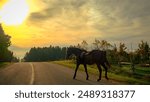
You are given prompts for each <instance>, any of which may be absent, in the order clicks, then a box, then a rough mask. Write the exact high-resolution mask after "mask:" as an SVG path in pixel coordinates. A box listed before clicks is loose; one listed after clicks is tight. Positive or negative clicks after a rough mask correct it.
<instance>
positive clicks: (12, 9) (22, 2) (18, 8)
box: [0, 0, 29, 25]
mask: <svg viewBox="0 0 150 102" xmlns="http://www.w3.org/2000/svg"><path fill="white" fill-rule="evenodd" d="M28 14H29V7H28V5H27V3H26V0H9V1H8V2H7V3H6V4H4V6H3V7H2V9H1V15H0V16H1V22H2V23H4V24H6V25H19V24H22V23H23V21H24V20H25V19H26V17H27V16H28Z"/></svg>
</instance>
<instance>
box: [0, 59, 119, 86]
mask: <svg viewBox="0 0 150 102" xmlns="http://www.w3.org/2000/svg"><path fill="white" fill-rule="evenodd" d="M73 74H74V69H71V68H67V67H64V66H61V65H57V64H53V63H49V62H23V63H14V64H11V65H10V66H7V67H6V68H0V84H1V85H101V84H104V85H108V84H118V83H116V82H114V81H111V80H109V81H107V80H106V79H104V78H102V80H101V81H100V82H97V81H96V80H97V78H98V76H94V75H89V76H90V77H89V80H86V75H85V72H82V71H78V72H77V76H76V80H73Z"/></svg>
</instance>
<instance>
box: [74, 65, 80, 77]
mask: <svg viewBox="0 0 150 102" xmlns="http://www.w3.org/2000/svg"><path fill="white" fill-rule="evenodd" d="M79 65H80V64H79V63H77V65H76V69H75V73H74V76H73V79H75V78H76V74H77V70H78V68H79Z"/></svg>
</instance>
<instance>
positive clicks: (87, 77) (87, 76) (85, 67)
mask: <svg viewBox="0 0 150 102" xmlns="http://www.w3.org/2000/svg"><path fill="white" fill-rule="evenodd" d="M84 69H85V72H86V80H89V75H88V72H87V66H86V64H84Z"/></svg>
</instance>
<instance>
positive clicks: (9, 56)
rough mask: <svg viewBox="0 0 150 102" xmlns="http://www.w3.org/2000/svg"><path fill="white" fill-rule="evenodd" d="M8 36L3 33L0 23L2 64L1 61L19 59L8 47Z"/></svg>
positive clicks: (0, 58)
mask: <svg viewBox="0 0 150 102" xmlns="http://www.w3.org/2000/svg"><path fill="white" fill-rule="evenodd" d="M10 38H11V37H10V36H9V35H7V34H5V32H4V31H3V28H2V26H1V24H0V65H3V64H4V63H2V62H12V61H14V62H17V61H19V60H18V58H16V57H15V56H14V54H13V52H12V51H10V50H9V49H8V47H9V46H10V45H11V41H10Z"/></svg>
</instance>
